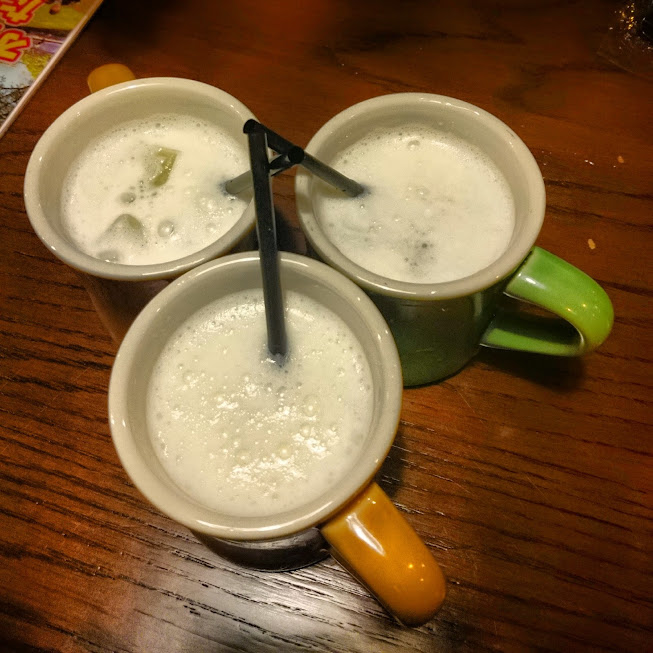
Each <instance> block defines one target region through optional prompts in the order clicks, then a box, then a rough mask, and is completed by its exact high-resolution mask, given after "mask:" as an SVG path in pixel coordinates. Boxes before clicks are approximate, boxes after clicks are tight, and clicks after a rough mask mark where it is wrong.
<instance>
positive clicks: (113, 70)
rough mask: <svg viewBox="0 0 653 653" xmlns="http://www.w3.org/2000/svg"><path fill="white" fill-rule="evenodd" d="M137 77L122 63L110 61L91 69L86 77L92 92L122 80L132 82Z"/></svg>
mask: <svg viewBox="0 0 653 653" xmlns="http://www.w3.org/2000/svg"><path fill="white" fill-rule="evenodd" d="M132 79H136V75H134V73H133V72H132V71H131V70H129V68H127V66H124V65H123V64H121V63H108V64H105V65H104V66H100V67H99V68H96V69H95V70H93V71H91V74H90V75H89V76H88V77H87V78H86V83H87V84H88V88H89V90H90V91H91V93H95V92H96V91H100V90H102V89H103V88H107V86H113V85H114V84H120V83H121V82H131V80H132Z"/></svg>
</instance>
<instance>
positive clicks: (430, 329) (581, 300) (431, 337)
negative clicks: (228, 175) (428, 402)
mask: <svg viewBox="0 0 653 653" xmlns="http://www.w3.org/2000/svg"><path fill="white" fill-rule="evenodd" d="M413 124H419V125H426V126H427V127H429V128H432V129H435V130H438V131H442V132H444V133H448V134H451V135H453V136H454V137H456V138H458V139H460V140H461V141H464V142H467V143H469V144H471V145H472V146H474V147H475V148H478V149H479V150H480V151H481V152H483V153H484V154H485V155H486V156H487V157H489V158H490V159H491V160H492V161H493V163H494V164H495V165H496V166H497V168H498V169H499V170H500V172H501V173H502V174H503V176H504V177H505V179H506V181H507V183H508V186H509V188H510V193H511V195H512V199H513V202H514V209H515V225H514V229H513V231H512V234H511V235H510V240H509V243H508V245H507V247H506V249H505V251H504V252H503V253H502V254H501V255H500V256H498V257H497V258H496V259H495V260H494V261H492V262H491V263H490V264H488V265H487V266H485V267H483V268H482V269H480V270H478V271H477V272H474V273H473V274H470V275H469V276H466V277H464V278H459V279H453V280H451V281H444V282H439V283H413V282H408V281H398V280H395V279H392V278H390V277H388V276H384V275H383V274H379V273H375V272H371V271H369V270H367V269H365V268H363V267H362V266H361V265H359V264H357V263H356V262H354V261H352V260H351V259H350V258H348V257H347V256H346V255H345V254H343V253H342V252H341V251H340V250H339V249H338V247H336V245H335V244H334V243H333V242H331V241H330V240H329V238H328V237H327V235H326V233H325V229H324V228H323V226H322V221H323V220H324V219H325V218H326V216H323V215H320V214H319V210H318V209H317V208H316V204H317V202H316V201H315V193H316V192H319V191H318V189H319V188H320V187H323V184H322V183H321V182H319V183H316V180H315V178H314V177H313V176H312V175H311V174H310V173H308V172H307V171H306V170H302V169H299V170H298V171H297V175H296V178H295V179H296V182H295V194H296V201H297V213H298V216H299V222H300V224H301V226H302V229H303V230H304V233H305V234H306V238H307V240H308V242H309V245H310V247H311V250H312V252H313V253H315V254H316V255H317V256H318V257H319V258H320V259H321V260H323V261H324V262H326V263H328V264H329V265H331V266H332V267H334V268H336V269H337V270H339V271H340V272H342V273H343V274H345V275H346V276H347V277H349V278H350V279H352V280H353V281H354V282H355V283H357V284H359V285H360V286H361V287H362V288H364V289H365V290H366V291H367V292H368V294H369V295H370V297H372V299H373V300H374V302H375V303H376V305H377V306H378V307H379V309H380V311H381V313H382V314H383V315H384V317H385V319H386V320H387V322H388V324H389V325H390V328H391V329H392V332H393V334H394V336H395V340H396V342H397V346H398V348H399V354H400V356H401V362H402V369H403V375H404V383H405V384H406V385H420V384H424V383H431V382H433V381H438V380H440V379H442V378H445V377H447V376H449V375H451V374H454V373H455V372H457V371H458V370H460V369H461V368H462V367H463V366H464V365H465V364H466V363H467V362H468V361H469V360H470V359H471V358H472V357H473V356H474V355H475V354H476V352H477V351H478V348H479V346H487V347H496V348H502V349H516V350H522V351H529V352H535V353H540V354H550V355H557V356H580V355H582V354H585V353H587V352H589V351H591V350H592V349H594V348H596V347H598V346H599V345H600V344H601V343H602V342H603V341H604V340H605V338H606V337H607V336H608V334H609V333H610V330H611V328H612V322H613V309H612V304H611V302H610V299H609V298H608V296H607V294H606V293H605V291H604V290H603V289H602V288H601V287H600V286H599V285H598V284H597V283H596V282H595V281H594V280H593V279H591V278H590V277H588V276H587V275H586V274H585V273H584V272H582V271H581V270H579V269H578V268H576V267H574V266H573V265H571V264H570V263H567V262H566V261H564V260H562V259H560V258H558V257H557V256H555V255H553V254H551V253H550V252H547V251H545V250H543V249H541V248H539V247H534V244H535V241H536V239H537V236H538V234H539V232H540V228H541V227H542V222H543V220H544V210H545V192H544V182H543V180H542V174H541V172H540V170H539V168H538V166H537V163H536V161H535V159H534V158H533V155H532V154H531V153H530V151H529V149H528V148H527V147H526V145H525V144H524V143H523V142H522V141H521V140H520V138H519V137H518V136H517V134H515V132H514V131H513V130H512V129H511V128H510V127H509V126H508V125H506V124H505V123H503V122H502V121H501V120H499V119H498V118H496V117H495V116H493V115H491V114H490V113H488V112H487V111H484V110H483V109H480V108H479V107H476V106H474V105H472V104H469V103H467V102H463V101H462V100H457V99H455V98H451V97H446V96H442V95H434V94H430V93H396V94H390V95H383V96H380V97H376V98H372V99H370V100H365V101H364V102H360V103H358V104H355V105H354V106H351V107H349V108H348V109H345V110H344V111H342V112H341V113H339V114H337V115H336V116H334V117H333V118H332V119H331V120H329V121H328V122H327V123H326V124H325V125H323V126H322V127H321V128H320V129H319V130H318V132H317V133H316V134H315V136H313V138H312V139H311V141H310V142H309V144H308V145H307V147H306V151H307V152H308V153H310V154H311V155H313V156H314V157H316V158H317V159H319V160H321V161H323V162H324V163H326V164H331V163H332V162H333V159H334V158H335V157H336V156H337V155H338V154H339V153H340V152H342V151H343V150H345V149H347V148H348V147H349V146H351V144H352V143H355V142H357V141H358V140H360V139H362V138H364V137H365V136H367V135H369V134H370V133H372V132H373V131H374V130H378V129H383V128H391V129H396V128H397V127H398V126H400V125H407V126H410V125H413ZM357 181H359V182H363V183H364V182H366V181H367V180H357ZM372 192H373V191H372ZM473 192H474V188H470V195H472V196H473ZM351 201H352V202H356V201H357V200H356V199H352V200H351ZM504 294H505V295H508V296H510V297H513V298H517V299H521V300H524V301H525V302H527V303H530V304H535V305H537V306H539V307H541V308H544V309H546V310H548V311H550V313H551V314H552V315H551V317H550V318H549V317H540V316H534V315H530V314H524V313H523V312H522V311H514V310H513V309H511V308H508V307H506V303H504V302H502V296H503V295H504ZM554 315H555V316H557V319H556V318H554V317H553V316H554Z"/></svg>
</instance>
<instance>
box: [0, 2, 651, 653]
mask: <svg viewBox="0 0 653 653" xmlns="http://www.w3.org/2000/svg"><path fill="white" fill-rule="evenodd" d="M620 6H621V5H620V3H616V2H605V1H600V0H599V1H596V2H572V3H570V2H552V1H551V0H531V1H526V2H522V1H515V0H498V1H496V2H489V1H488V2H481V1H479V2H472V1H471V0H462V1H460V0H446V1H444V2H417V1H407V2H394V3H390V2H388V3H384V2H371V1H368V0H362V1H360V2H347V1H345V0H335V1H334V0H331V1H329V0H313V1H312V2H306V3H283V2H273V1H268V2H258V1H255V0H243V1H239V2H231V3H216V2H213V1H211V0H204V1H200V0H189V1H188V2H172V1H170V0H160V1H159V2H157V3H132V2H127V0H113V1H112V0H105V3H104V5H103V6H102V7H101V8H100V10H99V11H98V13H97V14H96V15H95V16H94V17H93V18H92V20H91V21H90V22H89V24H88V25H87V27H86V28H85V30H84V31H83V33H82V34H81V35H80V37H79V38H78V39H77V41H76V42H75V43H74V44H73V46H72V47H71V49H70V50H69V51H68V52H67V53H66V55H65V56H64V58H63V59H62V60H61V61H60V62H59V64H58V65H57V66H56V68H55V69H54V70H53V72H52V73H51V75H50V76H49V78H48V79H47V80H46V81H45V83H44V84H43V86H42V87H41V88H40V89H39V91H38V92H37V93H36V95H35V96H34V97H33V98H32V99H31V100H30V102H29V104H28V105H27V106H26V108H25V110H24V111H23V113H22V114H21V115H20V116H19V117H18V119H17V120H16V121H15V123H14V124H13V125H12V126H11V128H10V130H9V131H8V132H7V134H6V135H5V136H4V137H3V138H2V139H1V140H0V324H1V339H0V648H1V649H2V650H9V651H14V650H16V651H23V650H25V651H50V650H58V651H194V652H199V651H342V652H345V651H347V652H350V651H456V652H459V651H482V650H488V649H492V650H501V651H529V650H542V651H645V650H651V647H652V646H653V575H652V574H653V563H652V557H651V552H652V549H653V546H652V544H653V457H652V456H653V444H652V435H653V432H652V430H651V428H650V424H651V354H652V352H653V347H652V345H653V337H652V335H651V326H652V325H651V294H652V289H651V266H650V261H651V253H650V252H651V245H652V242H651V237H650V234H651V216H652V215H653V165H652V157H653V149H652V148H651V145H652V141H653V130H652V129H651V127H652V125H653V121H652V119H651V116H652V115H653V85H652V84H653V82H652V81H651V79H650V78H649V77H647V76H646V74H642V71H641V70H640V71H635V72H633V71H628V70H625V69H624V68H622V67H621V66H619V65H617V64H615V63H613V62H611V61H608V60H607V59H606V58H605V57H603V56H601V55H600V54H599V50H601V48H602V46H603V44H604V40H605V39H606V37H607V35H608V34H609V28H610V26H611V25H613V24H614V19H615V11H616V10H617V9H619V7H620ZM113 61H117V62H121V63H124V64H126V65H128V66H129V67H130V68H131V69H132V70H133V71H134V72H135V73H136V74H137V75H138V76H139V77H148V76H176V77H187V78H191V79H197V80H201V81H203V82H207V83H209V84H212V85H215V86H218V87H220V88H222V89H224V90H226V91H228V92H229V93H231V94H233V95H235V96H236V97H238V98H239V99H240V100H241V101H242V102H244V103H245V104H246V105H247V106H248V107H249V108H250V109H251V110H252V111H253V112H254V114H256V115H257V116H258V117H259V119H260V120H262V121H263V122H266V123H267V124H269V125H270V126H273V127H274V128H275V129H276V130H277V131H278V132H280V133H282V134H284V135H285V136H287V137H288V138H290V139H292V140H294V141H295V142H296V143H298V144H299V145H305V144H306V143H307V142H308V140H309V139H310V137H311V135H312V134H313V133H315V131H317V129H318V128H319V127H320V126H321V125H322V124H323V123H324V122H326V120H328V119H329V118H330V117H331V116H333V115H334V114H336V113H337V112H338V111H340V110H342V109H344V108H346V107H347V106H350V105H351V104H354V103H355V102H358V101H361V100H364V99H366V98H370V97H373V96H377V95H382V94H386V93H393V92H405V91H418V92H420V91H422V92H432V93H440V94H444V95H450V96H453V97H457V98H461V99H463V100H466V101H469V102H471V103H473V104H476V105H478V106H480V107H482V108H484V109H486V110H488V111H490V112H491V113H493V114H495V115H496V116H498V117H499V118H501V119H502V120H504V121H505V122H507V123H508V124H509V125H510V126H511V127H512V128H513V129H514V130H515V131H516V132H517V133H518V134H519V136H520V137H521V138H522V139H523V140H524V141H525V143H526V144H527V145H528V146H529V148H530V149H531V151H532V153H533V155H534V156H535V158H536V160H537V162H538V164H539V166H540V168H541V170H542V174H543V176H544V181H545V185H546V191H547V199H548V205H547V211H546V219H545V224H544V227H543V229H542V232H541V234H540V236H539V238H538V241H537V242H538V244H539V245H541V246H542V247H544V248H546V249H549V250H551V251H553V252H554V253H556V254H558V255H559V256H561V257H563V258H565V259H567V260H568V261H570V262H571V263H573V264H574V265H577V266H578V267H580V268H581V269H583V270H584V271H586V272H587V273H588V274H589V275H590V276H592V277H594V278H595V279H596V280H597V281H598V282H599V283H600V284H601V285H602V286H603V287H604V288H605V289H606V291H607V293H608V294H609V296H610V298H611V300H612V302H613V304H614V308H615V315H616V318H615V324H614V329H613V332H612V334H611V335H610V337H609V338H608V340H607V341H606V342H605V343H604V345H603V346H602V347H601V348H600V349H599V350H597V351H596V352H594V353H592V354H590V355H588V356H586V357H585V358H583V359H559V358H552V357H539V356H532V355H524V354H517V353H509V352H503V351H493V350H483V351H481V352H479V354H478V356H477V357H476V358H475V359H474V360H473V361H472V362H471V363H470V364H469V365H468V366H467V367H466V368H465V369H463V370H462V371H461V372H460V373H459V374H457V375H456V376H454V377H452V378H450V379H448V380H446V381H443V382H441V383H439V384H434V385H430V386H426V387H420V388H414V389H408V390H406V392H405V395H404V403H403V409H402V414H401V424H400V428H399V432H398V434H397V438H396V441H395V444H394V446H393V448H392V451H391V453H390V455H389V457H388V459H387V461H386V463H385V465H384V466H383V468H382V470H381V473H380V475H379V478H378V480H379V482H380V484H381V485H382V486H383V487H384V488H385V489H386V490H387V491H388V492H389V493H390V494H391V495H392V496H393V498H394V500H395V502H396V504H397V505H398V507H399V509H400V510H401V511H402V512H403V513H404V514H405V515H406V517H407V519H408V520H409V521H410V523H411V524H412V525H413V526H414V528H415V529H416V530H417V531H418V533H419V534H420V535H421V536H422V537H423V538H424V540H425V541H426V542H427V544H428V546H429V547H430V549H431V551H432V552H433V555H434V556H435V557H436V559H437V560H438V561H439V563H440V564H441V566H442V568H443V570H444V572H445V574H446V576H447V579H448V596H447V599H446V601H445V603H444V605H443V607H442V609H441V610H440V612H439V613H438V614H437V615H436V616H435V617H434V618H433V619H432V620H431V621H430V622H429V623H427V624H426V625H424V626H422V627H420V628H415V629H409V628H403V627H401V626H399V625H397V624H396V623H395V622H394V621H393V620H392V619H391V618H390V617H389V616H388V615H387V614H386V613H385V612H384V610H383V609H382V608H381V607H380V606H379V605H378V604H377V603H376V601H375V600H374V599H373V598H371V597H370V596H369V595H368V593H367V592H366V590H364V589H363V588H362V587H361V586H359V585H358V584H357V583H356V581H355V580H353V579H352V578H351V577H350V576H349V575H348V574H347V572H345V571H344V570H343V569H342V568H341V567H340V566H339V565H338V564H337V563H336V562H335V561H334V560H333V559H331V558H328V559H326V560H325V561H323V562H320V563H318V564H316V565H313V566H311V567H307V568H304V569H301V570H299V571H294V572H286V573H264V572H257V571H251V570H248V569H244V568H241V567H238V566H236V565H234V564H232V563H230V562H227V561H225V560H223V559H221V558H219V557H217V556H216V555H214V554H213V553H211V552H209V551H208V549H206V548H205V547H204V546H203V545H201V544H200V543H199V542H198V541H197V540H196V539H195V538H194V537H193V536H192V535H191V534H190V533H189V532H188V531H186V530H185V529H184V528H183V527H182V526H179V525H177V524H176V523H174V522H172V521H171V520H170V519H168V518H166V517H165V516H163V515H162V514H160V513H159V512H158V511H157V510H155V509H154V508H153V507H151V506H150V505H149V504H148V503H147V502H146V501H145V499H144V498H143V497H142V496H141V495H140V494H139V492H138V491H137V490H136V489H135V488H134V487H133V485H132V484H131V483H130V481H129V480H128V478H127V476H126V474H125V473H124V471H123V469H122V467H121V465H120V463H119V461H118V459H117V456H116V453H115V450H114V448H113V445H112V442H111V437H110V434H109V428H108V424H107V411H106V395H107V385H108V381H109V375H110V370H111V364H112V360H113V357H114V355H115V352H116V346H115V345H114V343H113V342H112V341H111V339H110V338H109V336H108V335H107V334H106V333H105V331H104V329H103V326H102V324H101V323H100V321H99V319H98V317H97V315H96V313H95V311H94V309H93V307H92V305H91V302H90V300H89V297H88V295H87V294H86V291H85V290H84V288H83V286H82V285H81V283H80V280H79V277H78V275H77V273H76V272H74V271H73V270H71V269H70V268H69V267H67V266H66V265H64V264H63V263H61V262H60V261H59V260H57V259H56V258H55V257H54V256H52V255H51V254H50V253H49V252H48V251H47V250H46V249H45V247H44V246H43V245H42V244H41V242H40V241H39V240H38V238H37V237H36V235H35V234H34V232H33V231H32V229H31V227H30V225H29V222H28V220H27V216H26V214H25V209H24V204H23V198H22V188H23V175H24V172H25V167H26V165H27V161H28V158H29V155H30V153H31V151H32V149H33V147H34V145H35V143H36V142H37V140H38V139H39V137H40V136H41V135H42V134H43V132H44V131H45V129H46V128H47V127H48V125H49V124H50V123H51V122H52V121H53V120H54V119H55V118H56V117H57V116H58V115H59V114H61V113H62V112H63V111H64V110H65V109H67V108H68V107H69V106H71V105H72V104H73V103H74V102H75V101H77V100H79V99H81V98H82V97H84V96H85V95H86V94H87V92H88V91H87V88H86V77H87V75H88V73H89V72H90V71H91V70H92V69H93V68H95V67H97V66H99V65H101V64H104V63H108V62H113ZM274 188H275V204H276V206H277V212H278V217H279V220H280V225H279V230H280V240H281V244H282V246H283V247H284V248H285V249H290V250H293V251H297V252H303V251H305V242H304V239H303V236H302V234H301V232H300V231H299V229H298V226H297V219H296V211H295V207H294V196H293V175H292V174H290V173H284V174H282V175H280V176H279V177H277V179H276V180H275V183H274Z"/></svg>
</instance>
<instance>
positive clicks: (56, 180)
mask: <svg viewBox="0 0 653 653" xmlns="http://www.w3.org/2000/svg"><path fill="white" fill-rule="evenodd" d="M88 81H89V87H90V88H91V90H92V91H93V92H92V94H91V95H89V96H88V97H86V98H84V99H82V100H80V101H79V102H77V103H76V104H74V105H73V106H72V107H70V108H69V109H68V110H67V111H65V112H64V113H63V114H62V115H61V116H59V117H58V118H57V119H56V120H55V121H54V122H53V123H52V125H50V127H49V128H48V129H47V130H46V131H45V133H44V134H43V136H42V137H41V138H40V140H39V141H38V143H37V144H36V147H35V148H34V151H33V152H32V155H31V157H30V160H29V163H28V165H27V170H26V172H25V185H24V194H25V208H26V210H27V215H28V218H29V220H30V223H31V225H32V228H33V229H34V231H35V232H36V234H37V236H38V237H39V238H40V239H41V241H42V242H43V244H44V245H45V246H46V247H47V248H48V249H49V250H50V251H51V252H52V253H53V254H54V255H55V256H56V257H57V258H59V259H60V260H61V261H63V262H64V263H67V264H68V265H70V266H71V267H72V268H74V269H75V270H77V271H79V272H80V273H81V279H82V282H83V284H84V286H85V287H86V289H87V291H88V293H89V295H90V297H91V300H92V301H93V304H94V306H95V308H96V310H97V312H98V314H99V316H100V318H101V320H102V322H103V323H104V325H105V327H106V328H107V330H108V331H109V333H110V334H111V336H112V338H113V339H114V341H115V342H116V343H119V342H120V341H121V340H122V338H123V337H124V335H125V333H126V332H127V329H128V328H129V325H130V324H131V323H132V322H133V320H134V318H135V317H136V315H137V314H138V313H139V312H140V310H141V309H142V308H143V306H145V304H146V303H147V302H148V301H149V300H150V299H152V297H153V296H154V295H156V294H157V293H158V292H159V291H160V290H161V289H162V288H164V287H165V286H166V285H167V283H168V282H169V281H170V280H171V279H174V278H176V277H178V276H179V275H181V274H183V273H184V272H186V271H187V270H190V269H192V268H194V267H197V266H198V265H201V264H202V263H205V262H206V261H210V260H212V259H215V258H217V257H219V256H222V255H223V254H227V253H229V252H232V251H242V250H244V249H252V246H253V244H254V224H255V219H256V216H255V211H254V205H253V202H251V201H250V202H249V204H248V206H247V207H246V208H245V210H244V211H243V213H242V215H241V216H240V218H239V219H238V220H237V221H236V223H235V224H234V225H233V226H232V227H231V228H230V229H229V230H228V231H227V232H226V233H224V234H223V235H222V236H221V237H220V238H218V239H217V240H215V241H214V242H212V243H210V244H209V245H207V246H206V247H204V248H203V249H201V250H199V251H197V252H195V253H193V254H190V255H188V256H185V257H183V258H179V259H177V260H173V261H168V262H165V263H157V264H152V265H125V264H120V263H110V262H108V261H103V260H100V259H98V258H95V257H93V256H90V255H88V254H86V253H84V252H82V251H81V250H80V249H79V248H78V247H77V246H76V245H75V243H74V242H73V241H72V239H71V238H70V235H69V234H68V232H67V231H66V228H65V226H64V224H63V222H62V215H61V213H62V208H61V195H62V189H63V187H64V183H65V179H66V175H67V174H68V171H69V169H70V167H71V165H72V164H73V162H74V161H75V159H76V158H77V157H78V156H79V154H80V153H81V152H83V150H84V149H85V148H86V147H87V146H88V144H89V143H90V142H91V141H92V140H93V139H95V138H97V136H98V135H99V134H102V133H103V132H106V131H109V130H111V129H112V128H114V127H116V126H117V125H119V124H121V123H124V122H127V121H131V120H139V119H144V118H145V119H146V118H149V117H151V116H153V115H156V114H160V113H162V112H165V113H179V114H184V115H191V116H196V117H197V118H200V119H202V120H205V121H207V122H209V123H214V124H217V125H219V126H220V127H222V128H223V129H227V130H228V131H229V133H230V134H231V135H232V136H233V138H234V139H236V140H237V142H238V143H240V144H242V148H243V152H247V140H246V137H245V135H244V134H243V124H244V123H245V121H247V120H248V119H250V118H254V115H253V114H252V112H251V111H250V110H249V109H248V108H247V107H246V106H245V105H244V104H242V103H241V102H240V101H239V100H237V99H236V98H234V97H232V96H231V95H229V94H228V93H226V92H224V91H222V90H220V89H217V88H214V87H213V86H209V85H208V84H203V83H201V82H196V81H193V80H189V79H180V78H174V77H153V78H147V79H134V75H133V73H132V72H131V71H130V70H129V69H128V68H126V67H125V66H122V65H119V64H107V65H106V66H102V67H100V68H98V69H96V70H94V71H93V72H92V73H91V75H90V76H89V79H88Z"/></svg>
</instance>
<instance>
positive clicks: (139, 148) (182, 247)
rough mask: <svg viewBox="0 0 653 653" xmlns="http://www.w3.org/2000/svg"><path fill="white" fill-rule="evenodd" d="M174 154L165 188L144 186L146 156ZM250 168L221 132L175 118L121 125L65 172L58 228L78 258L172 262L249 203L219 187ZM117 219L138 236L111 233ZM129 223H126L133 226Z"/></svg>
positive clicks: (208, 239)
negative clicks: (134, 224) (167, 151)
mask: <svg viewBox="0 0 653 653" xmlns="http://www.w3.org/2000/svg"><path fill="white" fill-rule="evenodd" d="M160 147H164V148H168V149H171V150H177V151H178V154H177V156H176V159H175V161H174V164H173V165H172V169H171V171H170V174H169V177H168V179H167V181H166V182H165V183H163V184H162V185H160V186H155V185H153V184H152V183H151V180H150V175H151V172H150V170H151V169H148V162H150V161H151V156H152V152H153V151H156V148H160ZM248 167H249V159H248V156H247V151H246V149H245V148H244V147H243V146H242V145H240V144H239V143H238V142H237V141H236V140H235V139H234V138H233V137H232V136H231V135H230V134H229V133H228V132H227V131H226V130H223V129H222V128H220V127H218V126H217V125H214V124H212V123H209V122H206V121H202V120H199V119H197V118H193V117H191V116H185V115H179V114H161V115H157V116H153V117H152V118H149V119H147V120H135V121H131V122H126V123H124V124H122V125H121V126H120V127H118V128H116V129H114V130H111V131H109V132H107V133H105V134H102V135H101V136H99V137H98V138H97V139H96V140H95V141H93V142H91V143H90V144H89V146H88V147H87V148H86V149H85V150H84V151H83V152H82V154H81V155H80V156H79V157H78V158H77V160H76V161H75V162H74V164H73V166H72V167H71V169H70V171H69V173H68V175H67V177H66V180H65V183H64V191H63V195H62V206H61V210H62V216H63V224H64V227H65V229H66V231H67V232H68V234H69V235H70V237H71V238H72V239H73V241H74V242H75V244H76V245H77V246H78V247H79V248H80V250H81V251H83V252H85V253H86V254H89V255H90V256H94V257H96V258H99V259H102V260H107V261H111V262H115V263H123V264H129V265H145V264H153V263H162V262H167V261H174V260H176V259H179V258H182V257H184V256H188V255H189V254H192V253H194V252H197V251H199V250H200V249H202V248H204V247H206V246H207V245H209V244H210V243H212V242H214V241H215V240H217V239H218V238H219V237H221V236H222V235H224V234H225V233H226V232H227V231H228V230H229V229H230V228H231V227H232V226H233V225H234V224H235V223H236V221H237V220H238V219H239V218H240V216H241V215H242V213H243V211H244V209H245V207H246V206H247V203H248V202H249V197H248V196H246V195H245V194H241V196H240V197H234V196H233V195H228V194H225V193H224V192H223V190H222V188H221V184H222V183H224V182H225V181H227V180H228V179H232V178H233V177H235V176H237V175H239V174H240V173H242V172H243V171H245V170H247V169H248ZM122 215H129V216H132V217H133V218H135V219H136V220H137V221H138V222H139V223H140V224H141V225H142V229H136V230H131V231H130V230H129V229H118V230H116V229H114V230H113V231H112V230H111V225H112V224H113V223H114V221H115V220H116V219H117V218H119V216H122ZM132 222H133V221H132Z"/></svg>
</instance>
